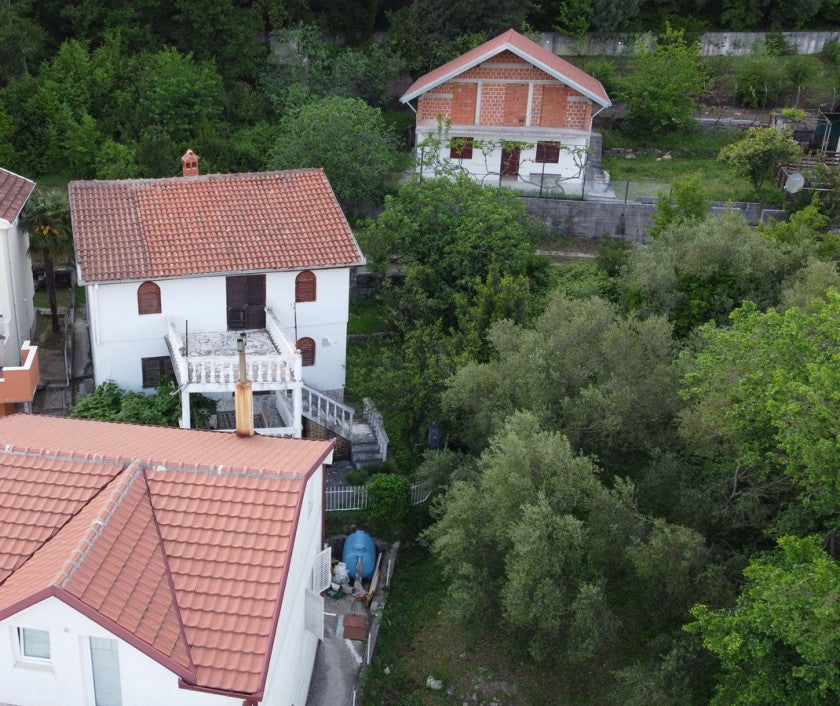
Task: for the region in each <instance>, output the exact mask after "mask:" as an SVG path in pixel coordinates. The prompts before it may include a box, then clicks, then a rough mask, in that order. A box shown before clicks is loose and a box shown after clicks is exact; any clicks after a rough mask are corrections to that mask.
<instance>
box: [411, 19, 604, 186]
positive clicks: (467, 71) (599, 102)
mask: <svg viewBox="0 0 840 706" xmlns="http://www.w3.org/2000/svg"><path fill="white" fill-rule="evenodd" d="M400 101H401V102H403V103H406V104H407V105H409V106H410V107H411V108H412V110H414V111H415V112H416V113H417V121H416V142H417V160H418V170H419V172H420V174H421V175H423V176H428V177H433V176H437V175H439V174H441V173H446V172H447V171H452V170H458V171H463V172H465V173H467V174H469V175H470V176H471V177H472V178H473V179H475V180H476V181H477V182H479V183H481V184H485V185H494V186H499V185H501V186H508V187H510V188H513V189H520V190H525V191H540V192H548V193H572V194H573V193H578V194H579V193H580V192H581V190H582V189H583V188H584V186H585V179H586V167H587V162H588V159H589V143H590V139H591V135H592V118H593V117H594V116H595V115H596V114H597V113H598V112H599V111H601V110H603V109H604V108H607V107H609V106H610V105H611V102H610V99H609V96H608V95H607V92H606V91H605V90H604V87H603V86H602V85H601V82H600V81H598V79H596V78H594V77H593V76H590V75H589V74H587V73H586V72H584V71H582V70H581V69H579V68H578V67H576V66H574V65H573V64H570V63H569V62H568V61H565V60H564V59H561V58H560V57H559V56H556V55H554V54H552V53H551V52H550V51H549V50H548V49H546V48H544V47H541V46H540V45H539V44H537V43H536V42H533V41H531V40H530V39H528V38H527V37H524V36H523V35H521V34H519V33H518V32H516V31H514V30H512V29H511V30H508V31H507V32H505V33H504V34H501V35H499V36H498V37H495V38H493V39H491V40H490V41H488V42H485V43H484V44H482V45H480V46H478V47H476V48H475V49H472V50H470V51H468V52H467V53H466V54H463V55H461V56H459V57H458V58H456V59H453V60H452V61H450V62H448V63H446V64H444V65H443V66H439V67H438V68H436V69H435V70H434V71H431V72H429V73H428V74H425V75H424V76H421V77H420V78H418V79H417V80H416V81H415V82H414V84H413V85H412V86H411V87H410V88H409V89H408V90H407V91H406V92H405V94H404V95H403V96H402V98H400ZM414 101H416V107H415V106H414V105H413V102H414ZM593 179H594V177H593ZM587 188H588V187H587Z"/></svg>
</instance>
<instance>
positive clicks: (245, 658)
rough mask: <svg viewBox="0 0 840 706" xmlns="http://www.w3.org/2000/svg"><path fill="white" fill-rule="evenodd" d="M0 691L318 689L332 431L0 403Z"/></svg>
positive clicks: (89, 697) (84, 699) (30, 705)
mask: <svg viewBox="0 0 840 706" xmlns="http://www.w3.org/2000/svg"><path fill="white" fill-rule="evenodd" d="M0 445H2V449H3V450H2V451H1V452H0V487H2V488H3V492H2V493H0V538H2V540H0V703H3V704H13V705H14V706H58V705H59V704H60V705H61V706H90V705H91V704H97V706H149V705H150V704H154V705H155V706H224V705H228V706H243V704H244V705H247V706H256V705H257V704H271V705H272V706H285V705H290V704H296V705H297V706H302V705H303V704H304V703H305V702H306V697H307V693H308V689H309V682H310V679H311V674H312V668H313V664H314V660H315V652H316V649H317V644H318V639H319V637H323V599H322V598H321V596H320V592H321V591H322V590H323V589H324V588H326V586H327V585H328V582H329V573H330V567H329V550H325V551H322V550H321V547H322V540H323V536H322V527H323V524H322V523H323V474H324V465H325V464H329V463H330V462H331V459H332V450H333V444H332V443H331V442H325V441H304V440H299V439H278V438H271V437H260V436H252V437H248V438H240V437H238V436H235V435H233V434H223V433H219V432H212V431H196V430H183V429H168V428H162V427H143V426H137V425H128V424H114V423H108V422H93V421H87V420H75V419H61V418H52V417H37V416H29V415H12V416H8V417H4V418H2V419H0Z"/></svg>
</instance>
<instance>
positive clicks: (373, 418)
mask: <svg viewBox="0 0 840 706" xmlns="http://www.w3.org/2000/svg"><path fill="white" fill-rule="evenodd" d="M362 401H363V403H364V410H363V412H362V414H363V416H364V418H365V421H366V422H367V423H368V424H369V425H370V428H371V430H372V431H373V435H374V436H375V437H376V445H377V446H378V447H379V458H380V460H382V461H383V462H384V461H385V459H386V458H388V432H386V431H385V422H384V420H383V419H382V415H381V414H380V413H379V410H378V409H376V405H375V404H373V400H372V399H371V398H370V397H365V398H364V400H362Z"/></svg>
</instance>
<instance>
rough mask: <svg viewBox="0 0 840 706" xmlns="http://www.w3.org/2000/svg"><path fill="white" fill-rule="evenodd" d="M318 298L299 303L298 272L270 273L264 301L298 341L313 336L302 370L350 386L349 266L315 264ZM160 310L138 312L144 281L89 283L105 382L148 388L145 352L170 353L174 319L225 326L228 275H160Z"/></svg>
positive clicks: (311, 377)
mask: <svg viewBox="0 0 840 706" xmlns="http://www.w3.org/2000/svg"><path fill="white" fill-rule="evenodd" d="M313 272H314V273H315V277H316V298H315V301H314V302H300V303H297V304H296V303H295V277H296V276H297V272H270V273H268V274H267V275H266V283H265V289H266V305H267V306H268V307H270V308H271V309H272V311H273V312H274V314H275V315H276V316H277V318H278V319H279V321H280V325H281V327H282V328H283V333H284V334H285V335H286V337H287V338H288V339H289V341H290V342H292V343H294V342H295V341H296V340H298V339H300V338H303V337H310V338H312V339H314V341H315V365H312V366H307V367H305V368H304V369H303V377H304V380H305V381H306V383H307V384H309V385H312V386H313V387H315V388H318V389H321V390H334V389H341V388H343V387H344V379H345V361H346V354H347V344H346V336H347V317H348V311H349V269H348V268H346V267H345V268H335V269H324V270H313ZM156 284H157V285H158V286H159V287H160V296H161V313H160V314H144V315H140V314H138V313H137V287H138V286H139V285H140V282H118V283H113V284H94V285H88V286H87V307H88V322H89V325H90V335H91V354H92V358H93V368H94V378H95V381H96V384H97V385H99V384H101V383H102V382H105V381H106V380H114V381H115V382H117V383H118V384H119V385H120V386H122V387H125V388H127V389H130V390H140V389H142V370H141V366H140V359H141V358H147V357H154V356H165V355H168V354H169V353H168V349H167V347H166V342H165V337H166V333H167V321H168V320H169V319H172V320H173V322H174V324H175V326H176V329H177V330H178V331H179V332H181V333H183V332H184V329H185V326H186V324H187V322H189V330H190V333H197V332H200V331H225V330H227V304H226V289H225V277H224V276H209V277H185V278H181V279H167V280H156Z"/></svg>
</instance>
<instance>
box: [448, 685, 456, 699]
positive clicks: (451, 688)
mask: <svg viewBox="0 0 840 706" xmlns="http://www.w3.org/2000/svg"><path fill="white" fill-rule="evenodd" d="M446 695H447V696H455V687H454V686H452V685H451V684H450V685H449V686H447V687H446Z"/></svg>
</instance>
